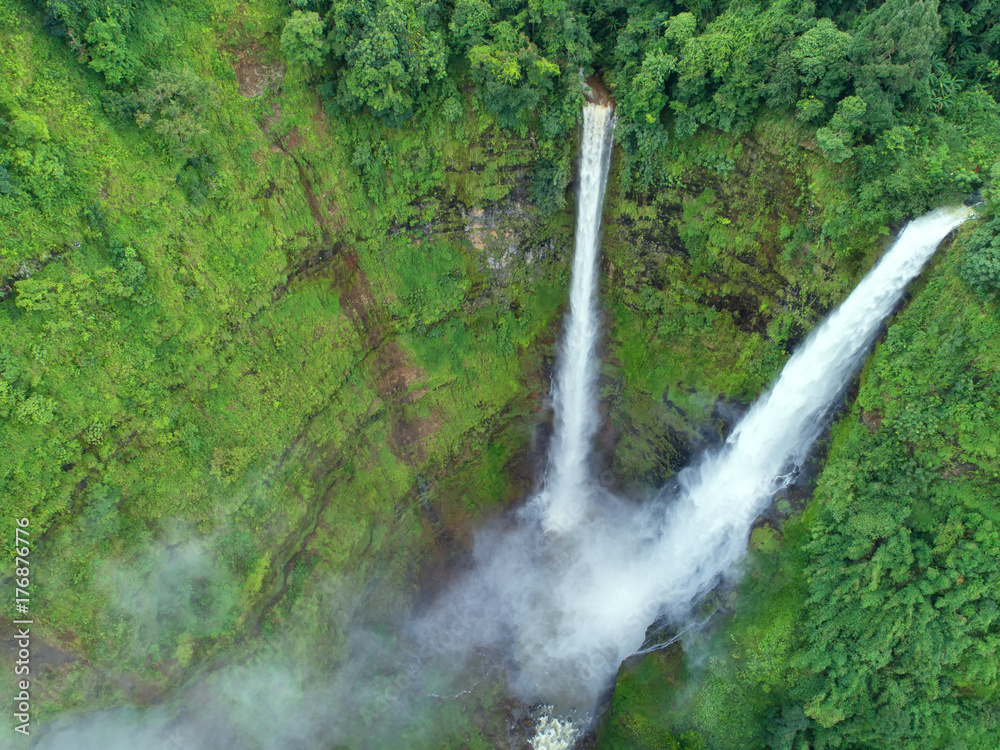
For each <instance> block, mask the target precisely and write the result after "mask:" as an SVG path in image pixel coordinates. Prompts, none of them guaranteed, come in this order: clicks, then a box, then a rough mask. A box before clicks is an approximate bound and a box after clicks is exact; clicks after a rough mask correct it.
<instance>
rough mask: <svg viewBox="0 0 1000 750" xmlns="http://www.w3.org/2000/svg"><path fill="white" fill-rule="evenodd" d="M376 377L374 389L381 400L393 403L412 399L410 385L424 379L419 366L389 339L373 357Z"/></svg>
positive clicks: (406, 401)
mask: <svg viewBox="0 0 1000 750" xmlns="http://www.w3.org/2000/svg"><path fill="white" fill-rule="evenodd" d="M375 372H376V377H377V378H378V379H377V381H376V383H375V390H376V392H377V393H378V395H379V396H380V397H381V398H382V399H383V400H388V401H392V402H393V403H397V404H401V403H411V402H412V401H413V400H414V399H413V397H412V395H411V394H410V387H411V386H412V385H413V384H414V383H419V382H420V381H421V380H423V379H424V373H423V371H422V370H421V369H420V368H419V367H414V366H412V365H411V364H410V363H409V359H408V357H407V356H406V354H405V353H404V352H403V350H402V349H401V348H400V347H399V344H397V343H396V342H395V341H389V342H387V343H386V344H385V345H384V346H382V347H381V348H380V349H379V352H378V356H377V357H376V359H375Z"/></svg>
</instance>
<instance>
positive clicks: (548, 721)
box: [531, 706, 580, 750]
mask: <svg viewBox="0 0 1000 750" xmlns="http://www.w3.org/2000/svg"><path fill="white" fill-rule="evenodd" d="M551 711H552V706H546V707H545V713H543V714H542V716H540V717H539V719H538V721H537V722H536V724H535V735H534V737H532V738H531V747H532V750H570V748H571V747H573V745H575V744H576V741H577V739H578V738H579V736H580V728H579V727H578V726H576V725H575V724H574V723H573V722H572V721H570V720H568V719H559V718H556V717H553V716H551V715H550V713H551Z"/></svg>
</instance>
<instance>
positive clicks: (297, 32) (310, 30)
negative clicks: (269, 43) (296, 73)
mask: <svg viewBox="0 0 1000 750" xmlns="http://www.w3.org/2000/svg"><path fill="white" fill-rule="evenodd" d="M327 50H328V45H327V41H326V38H325V36H324V34H323V21H322V19H320V17H319V13H316V12H315V11H311V10H310V11H305V12H303V11H301V10H296V11H294V12H293V13H292V17H291V18H289V19H288V20H287V21H286V22H285V28H284V29H283V30H282V32H281V52H282V53H283V54H284V55H285V57H286V58H287V59H289V60H291V61H292V62H300V63H307V64H309V65H314V66H316V67H319V66H320V65H322V64H323V61H324V59H325V58H326V53H327Z"/></svg>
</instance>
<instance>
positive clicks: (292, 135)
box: [282, 127, 302, 149]
mask: <svg viewBox="0 0 1000 750" xmlns="http://www.w3.org/2000/svg"><path fill="white" fill-rule="evenodd" d="M282 142H283V143H284V146H285V148H289V149H292V148H298V147H299V146H301V145H302V136H301V134H300V133H299V129H298V128H297V127H294V128H292V129H291V130H289V131H288V135H286V136H285V137H284V138H283V139H282Z"/></svg>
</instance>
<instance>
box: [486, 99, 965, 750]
mask: <svg viewBox="0 0 1000 750" xmlns="http://www.w3.org/2000/svg"><path fill="white" fill-rule="evenodd" d="M583 127H584V130H583V142H582V147H581V154H580V177H579V185H580V190H579V206H578V213H577V229H576V254H575V259H574V264H573V279H572V287H571V292H570V311H569V316H568V320H567V323H566V327H565V333H564V338H563V341H562V348H561V350H560V355H559V356H560V361H559V365H558V368H559V369H558V372H557V375H556V379H555V384H554V389H553V390H554V397H555V431H554V436H553V442H552V447H551V451H550V459H549V468H548V472H547V474H546V477H545V480H544V485H543V488H542V490H541V492H540V493H539V494H538V496H536V497H535V498H534V500H533V501H532V502H531V503H529V504H528V506H527V507H526V508H525V510H524V511H523V512H522V513H521V516H520V518H519V526H518V528H517V529H516V530H514V531H507V532H504V533H503V534H502V535H495V534H494V535H492V536H491V534H490V533H485V534H484V535H482V536H481V537H480V541H481V542H482V545H481V548H480V550H481V551H483V552H484V554H483V556H482V557H481V558H480V564H481V566H482V567H481V570H482V571H486V572H485V574H484V576H483V578H482V579H481V580H480V583H481V584H482V585H483V586H485V587H487V588H489V589H490V591H491V596H495V597H496V599H495V600H494V606H495V608H496V609H504V610H505V615H503V616H504V617H506V618H507V619H508V620H509V623H508V624H509V626H510V628H511V629H512V630H513V633H512V635H513V641H514V643H515V647H514V648H515V652H516V655H517V658H518V664H519V669H520V673H519V677H518V684H516V685H515V687H517V688H518V689H519V692H521V693H522V695H524V696H525V697H529V698H534V699H544V700H545V701H547V702H551V703H553V704H555V705H556V707H557V709H556V710H557V711H559V710H562V711H564V712H565V711H566V710H567V709H569V708H571V707H572V708H575V709H576V710H578V711H580V712H582V713H584V714H586V713H587V712H589V711H590V710H592V709H593V707H594V705H595V703H596V701H597V698H598V696H599V695H600V692H601V691H602V690H603V689H606V688H607V686H608V685H609V684H610V681H611V680H612V679H613V677H614V674H615V672H616V670H617V669H618V665H619V664H620V663H621V661H622V660H623V659H624V658H626V657H628V656H629V655H630V654H633V653H635V652H636V651H637V650H638V649H639V648H640V647H641V646H642V643H643V639H644V636H645V633H646V629H647V627H648V626H649V625H650V623H652V622H653V621H654V620H655V619H657V618H658V617H659V618H664V619H666V620H667V621H672V622H673V623H675V624H676V625H678V626H681V625H683V624H684V623H685V622H687V621H688V618H690V616H691V612H692V608H693V605H694V604H695V603H696V602H697V600H698V598H699V597H701V596H703V595H704V594H705V593H706V592H707V591H709V590H710V589H711V588H712V587H713V586H714V585H715V584H716V583H717V582H718V581H719V580H720V579H721V578H722V577H724V576H726V575H727V574H728V573H729V572H730V571H731V570H732V568H733V565H734V564H735V563H736V562H737V561H738V559H739V558H740V557H741V555H742V554H743V553H744V551H745V549H746V544H747V537H748V535H749V533H750V530H751V527H752V524H753V522H754V520H755V518H756V517H757V516H758V515H759V514H760V513H761V512H762V511H763V510H765V508H766V507H767V505H768V504H769V502H770V501H771V498H772V497H773V496H774V493H775V492H777V491H778V490H780V489H782V488H783V487H786V486H787V485H789V484H790V483H791V482H792V481H793V480H794V478H795V477H796V475H797V473H798V470H799V468H800V467H801V465H802V463H803V461H804V460H805V459H806V457H807V454H808V452H809V450H810V448H811V446H812V444H813V442H814V441H815V440H816V438H817V437H818V436H819V434H820V432H821V431H822V429H823V427H824V425H825V424H826V423H827V421H828V418H829V416H830V413H831V411H832V410H833V409H834V408H835V407H836V406H837V404H838V403H839V400H840V398H841V397H842V396H843V393H844V392H845V390H846V387H847V385H848V384H849V382H850V380H851V379H852V378H853V377H854V375H855V373H856V372H857V370H858V368H859V367H860V366H861V363H862V362H863V360H864V357H865V356H866V353H867V351H868V349H869V348H870V346H871V345H872V343H873V341H874V339H875V337H876V336H877V334H878V331H879V329H880V327H881V326H882V324H883V321H884V320H885V318H886V317H887V316H888V315H890V314H891V313H892V312H893V310H894V309H895V307H896V306H897V305H898V303H899V301H900V299H901V297H902V295H903V293H904V291H905V289H906V287H907V285H908V284H909V283H910V281H912V280H913V279H914V278H915V277H916V276H917V275H918V274H919V273H920V270H921V269H922V268H923V266H924V264H925V263H926V262H927V261H928V259H929V258H930V257H931V255H932V254H933V253H934V251H935V249H936V248H937V246H938V244H939V243H940V242H941V240H942V239H944V237H945V236H946V235H948V233H949V232H951V230H952V229H953V228H955V227H956V226H957V225H959V224H960V223H962V222H963V221H964V220H965V219H966V218H968V216H969V215H970V214H971V210H970V209H967V208H964V207H959V208H953V209H942V210H938V211H934V212H932V213H929V214H927V215H926V216H923V217H921V218H919V219H917V220H915V221H912V222H911V223H910V224H908V225H907V226H906V228H905V230H904V231H903V232H902V233H901V234H900V236H899V237H898V239H897V240H896V242H895V244H894V245H893V246H892V247H891V249H890V250H889V251H888V252H887V253H886V255H885V256H884V257H883V258H882V259H881V261H880V262H879V263H878V264H877V265H876V266H875V267H874V268H873V269H872V271H871V272H870V273H869V274H868V275H867V276H866V277H865V278H864V280H863V281H862V282H861V283H860V284H859V285H858V286H857V288H856V289H855V290H854V292H853V293H852V294H851V295H850V296H849V297H848V299H847V300H846V301H845V302H844V303H843V304H842V305H841V306H840V307H839V308H838V309H837V310H836V311H835V312H834V313H832V314H831V315H830V316H829V317H828V318H827V320H826V321H824V322H823V323H822V324H821V325H820V326H819V327H818V328H817V329H816V330H815V331H813V333H812V334H811V335H810V336H809V338H808V339H807V340H806V342H805V343H804V344H803V345H802V346H801V347H800V348H799V349H798V351H796V352H795V354H794V355H793V356H792V357H791V359H789V361H788V363H787V364H786V366H785V368H784V370H783V371H782V373H781V376H780V377H779V379H778V381H777V382H776V383H775V384H774V386H773V387H772V388H771V390H770V391H769V392H768V393H766V394H764V395H763V396H761V398H760V399H758V401H757V402H756V403H755V404H754V405H753V407H752V408H751V409H750V411H749V412H748V413H747V414H746V416H745V417H744V418H743V419H742V420H741V421H740V422H739V424H738V425H737V426H736V428H735V430H734V431H733V433H732V434H731V435H730V436H729V438H728V440H727V441H726V443H725V445H724V446H723V447H722V448H721V449H719V450H718V451H716V452H713V453H709V454H708V455H705V456H703V457H702V458H701V459H700V460H699V461H698V462H697V463H696V464H695V465H694V466H692V467H689V468H687V469H685V470H684V471H683V472H681V474H680V475H679V476H678V478H677V479H678V482H677V483H676V485H675V487H674V488H673V489H671V490H670V491H667V490H663V491H661V493H660V495H659V497H657V498H656V499H655V501H653V502H651V503H647V504H645V505H638V504H635V503H631V502H627V501H624V500H621V499H619V498H616V497H613V496H611V495H609V494H608V493H607V492H606V491H605V490H603V489H601V488H600V487H599V486H598V484H597V483H596V482H595V481H594V480H593V477H592V474H591V470H590V466H589V463H590V454H591V446H592V443H593V439H594V435H595V432H596V431H597V429H598V427H599V416H598V412H597V397H596V387H595V381H596V378H597V356H596V349H597V342H598V336H599V314H598V312H597V304H596V297H597V290H598V284H597V280H596V278H595V273H596V269H597V268H598V262H597V258H598V255H599V250H598V244H599V243H598V237H599V231H600V221H601V204H602V201H603V194H604V187H605V183H606V180H607V172H608V165H609V161H610V150H611V135H612V129H613V116H612V113H611V111H610V108H608V107H604V106H599V105H594V104H590V105H587V106H586V108H585V109H584V126H583ZM532 529H534V530H532ZM511 556H517V557H519V558H520V561H517V562H515V561H512V560H511V559H510V558H511ZM511 580H513V581H516V585H512V584H511V583H510V581H511ZM558 744H559V743H555V744H546V742H545V741H544V740H543V739H542V738H540V739H539V742H538V743H536V747H554V746H556V745H558Z"/></svg>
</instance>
